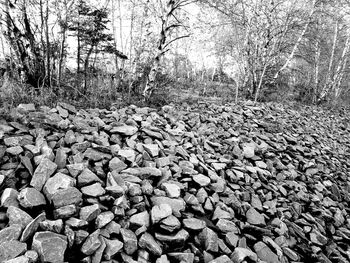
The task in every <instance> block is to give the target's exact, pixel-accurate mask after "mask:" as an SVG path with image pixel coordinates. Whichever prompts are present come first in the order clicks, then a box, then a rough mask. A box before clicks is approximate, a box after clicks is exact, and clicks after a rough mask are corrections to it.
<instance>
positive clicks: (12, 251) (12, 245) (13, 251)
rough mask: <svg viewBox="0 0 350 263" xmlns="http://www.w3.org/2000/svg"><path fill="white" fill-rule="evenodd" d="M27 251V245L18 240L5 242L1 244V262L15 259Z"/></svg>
mask: <svg viewBox="0 0 350 263" xmlns="http://www.w3.org/2000/svg"><path fill="white" fill-rule="evenodd" d="M26 251H27V244H26V243H22V242H19V241H17V240H11V241H5V242H3V243H1V244H0V262H4V261H6V260H10V259H14V258H16V257H18V256H20V255H22V254H24V253H25V252H26Z"/></svg>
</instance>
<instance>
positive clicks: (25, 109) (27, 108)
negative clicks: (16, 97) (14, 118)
mask: <svg viewBox="0 0 350 263" xmlns="http://www.w3.org/2000/svg"><path fill="white" fill-rule="evenodd" d="M17 109H18V110H19V111H20V112H30V111H35V105H34V103H28V104H24V103H21V104H19V105H18V106H17Z"/></svg>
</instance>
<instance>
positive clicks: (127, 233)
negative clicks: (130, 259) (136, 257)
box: [120, 228, 138, 255]
mask: <svg viewBox="0 0 350 263" xmlns="http://www.w3.org/2000/svg"><path fill="white" fill-rule="evenodd" d="M120 234H121V236H122V239H123V242H124V251H125V253H126V254H128V255H132V254H134V253H135V252H136V250H137V244H138V243H137V237H136V235H135V234H134V232H132V231H131V230H129V229H125V228H122V229H120Z"/></svg>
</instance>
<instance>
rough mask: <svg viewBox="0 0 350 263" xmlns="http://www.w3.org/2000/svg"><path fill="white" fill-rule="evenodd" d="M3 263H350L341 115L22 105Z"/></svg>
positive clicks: (345, 120)
mask: <svg viewBox="0 0 350 263" xmlns="http://www.w3.org/2000/svg"><path fill="white" fill-rule="evenodd" d="M14 116H16V117H17V120H16V121H6V120H0V196H1V207H0V262H12V263H14V262H17V263H19V262H21V263H22V262H96V263H97V262H145V263H146V262H157V263H167V262H211V263H226V262H227V263H228V262H234V263H240V262H269V263H270V262H271V263H273V262H350V247H349V244H350V219H349V213H350V210H349V202H350V177H349V172H350V171H349V170H350V168H349V167H350V147H349V146H350V135H349V132H350V126H349V121H350V118H349V117H348V114H347V112H337V113H334V114H333V115H332V114H331V113H328V112H326V111H323V110H322V109H319V108H302V109H299V110H296V109H294V108H292V107H289V106H283V105H277V104H265V105H259V106H252V105H250V104H248V103H246V104H244V105H225V106H217V105H211V104H208V103H202V104H199V105H196V107H193V106H192V107H190V106H188V107H184V106H182V107H178V106H176V107H173V106H165V107H163V108H162V109H161V110H155V109H151V108H137V107H135V106H130V107H127V108H123V109H112V110H99V109H92V110H76V109H75V108H74V107H73V106H71V105H68V104H65V103H58V105H57V107H56V108H54V109H50V108H47V107H41V108H35V107H34V105H31V104H27V105H20V106H19V107H18V108H17V109H16V110H15V111H14Z"/></svg>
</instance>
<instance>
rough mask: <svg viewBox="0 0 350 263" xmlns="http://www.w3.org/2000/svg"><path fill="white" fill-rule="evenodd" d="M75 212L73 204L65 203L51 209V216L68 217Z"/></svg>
mask: <svg viewBox="0 0 350 263" xmlns="http://www.w3.org/2000/svg"><path fill="white" fill-rule="evenodd" d="M76 213H77V207H76V206H75V205H74V204H73V205H66V206H62V207H60V208H57V209H55V210H53V216H54V218H55V219H60V218H62V219H63V218H69V217H71V216H73V215H75V214H76Z"/></svg>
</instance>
